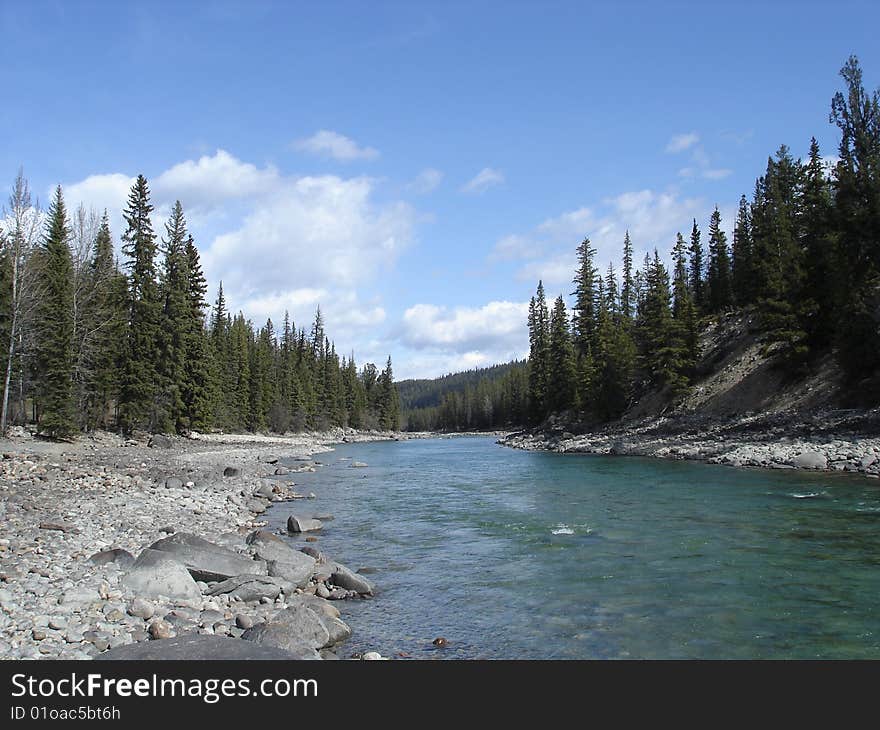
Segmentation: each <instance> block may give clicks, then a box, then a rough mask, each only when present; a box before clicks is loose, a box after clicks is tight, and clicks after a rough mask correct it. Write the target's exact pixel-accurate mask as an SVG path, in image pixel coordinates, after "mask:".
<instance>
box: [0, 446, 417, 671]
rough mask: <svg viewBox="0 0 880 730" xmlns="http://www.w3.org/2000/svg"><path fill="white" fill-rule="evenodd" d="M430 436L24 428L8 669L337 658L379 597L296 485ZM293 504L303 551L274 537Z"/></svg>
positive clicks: (8, 552)
mask: <svg viewBox="0 0 880 730" xmlns="http://www.w3.org/2000/svg"><path fill="white" fill-rule="evenodd" d="M420 436H424V434H422V435H419V434H415V435H413V434H406V435H401V434H397V433H378V432H369V433H364V432H354V431H350V430H349V431H343V430H342V429H336V430H335V431H331V432H328V433H323V434H300V435H295V436H292V437H274V436H254V435H216V434H212V435H197V434H194V438H190V439H185V438H179V437H173V438H171V437H164V436H154V437H152V438H148V437H146V436H143V437H141V438H134V439H122V438H120V437H118V436H115V435H113V434H107V433H98V434H95V435H92V436H84V437H82V438H81V439H79V440H78V441H77V442H75V443H52V442H46V441H40V440H36V439H33V438H32V437H30V435H29V434H27V433H26V432H24V431H22V430H18V432H17V433H15V434H13V435H12V436H11V438H8V439H3V440H0V451H2V461H0V525H2V528H0V658H2V659H39V658H55V659H90V658H114V659H151V658H155V659H159V658H188V659H193V658H247V659H260V658H272V659H275V658H282V657H286V658H299V659H320V658H324V659H332V658H337V653H336V651H337V650H338V649H339V648H340V646H341V645H342V644H343V642H344V641H345V640H346V639H347V638H348V637H349V636H350V635H351V629H350V628H349V627H348V626H347V625H346V624H345V623H344V621H343V620H342V619H341V614H340V610H339V608H340V607H343V604H344V600H345V599H353V598H365V597H369V596H372V594H373V586H372V585H371V584H370V582H369V581H368V580H367V579H366V578H364V577H363V576H361V575H360V574H358V573H357V572H355V571H353V570H351V569H350V568H348V567H346V566H345V565H344V564H342V563H340V562H337V561H336V560H334V559H333V558H332V557H330V556H327V555H324V554H323V553H322V552H320V549H319V545H320V541H319V538H316V537H314V535H320V532H319V531H317V532H313V533H308V532H307V531H309V530H319V529H320V526H321V525H320V521H318V520H315V519H314V516H315V510H314V509H312V508H311V507H313V506H314V505H316V504H320V501H319V500H318V501H312V500H314V499H315V498H316V495H314V494H300V493H298V492H297V491H296V484H295V479H296V475H297V474H298V473H300V472H304V471H314V470H316V469H318V468H320V460H319V459H316V458H315V456H316V455H319V454H321V453H322V452H326V451H330V450H332V444H334V443H339V442H343V441H345V442H354V441H376V440H389V439H405V438H414V437H415V438H417V437H420ZM282 461H283V462H286V463H288V464H293V466H283V465H281V463H280V462H282ZM310 498H311V499H310ZM290 500H295V501H296V504H295V506H294V510H293V512H294V515H293V516H292V519H291V521H290V523H289V525H288V527H289V529H290V530H291V532H292V533H293V534H295V535H296V537H297V538H298V539H299V541H300V542H302V544H301V545H299V548H300V549H297V547H295V546H294V545H293V544H292V543H291V541H290V540H286V539H283V538H282V537H280V536H279V535H277V534H273V533H271V532H268V531H266V530H264V529H263V528H264V527H265V525H266V523H265V522H264V521H263V520H262V519H261V516H262V515H263V514H264V513H265V511H266V510H267V509H268V508H269V507H270V506H271V505H272V504H273V503H275V502H281V501H290ZM300 500H301V501H300ZM307 505H308V506H307ZM300 508H301V509H300ZM318 514H320V513H318ZM378 657H379V655H378V654H376V653H375V652H369V653H368V655H365V658H378Z"/></svg>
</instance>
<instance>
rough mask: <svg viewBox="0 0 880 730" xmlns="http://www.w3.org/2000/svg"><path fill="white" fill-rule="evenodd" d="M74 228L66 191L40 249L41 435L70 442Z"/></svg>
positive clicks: (58, 195)
mask: <svg viewBox="0 0 880 730" xmlns="http://www.w3.org/2000/svg"><path fill="white" fill-rule="evenodd" d="M69 237H70V228H69V226H68V222H67V213H66V210H65V206H64V198H63V196H62V194H61V186H58V187H57V188H56V189H55V197H54V198H53V200H52V205H51V207H50V208H49V215H48V220H47V224H46V235H45V241H44V243H43V245H42V247H41V248H40V250H39V257H40V269H39V272H40V293H41V296H40V301H39V311H38V317H37V322H38V340H37V342H38V344H37V358H36V364H37V372H38V374H39V381H38V383H39V386H38V391H37V394H38V399H39V404H40V423H39V426H40V431H41V432H42V433H44V434H46V435H47V436H49V437H51V438H69V437H70V436H72V435H73V433H74V431H75V430H76V423H75V416H74V399H73V384H72V381H71V371H72V369H73V287H72V280H73V260H72V257H71V253H70V245H69V243H68V239H69Z"/></svg>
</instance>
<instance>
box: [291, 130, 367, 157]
mask: <svg viewBox="0 0 880 730" xmlns="http://www.w3.org/2000/svg"><path fill="white" fill-rule="evenodd" d="M293 146H294V148H296V149H298V150H301V151H303V152H308V153H309V154H313V155H320V156H324V157H332V158H333V159H334V160H339V161H340V162H352V161H354V160H375V159H376V158H377V157H378V156H379V150H376V149H373V148H372V147H360V146H358V144H357V143H356V142H355V141H354V140H353V139H350V138H349V137H346V136H345V135H344V134H339V132H333V131H331V130H329V129H320V130H318V131H317V132H315V133H314V134H313V135H312V136H311V137H307V138H305V139H300V140H297V141H296V142H294V144H293Z"/></svg>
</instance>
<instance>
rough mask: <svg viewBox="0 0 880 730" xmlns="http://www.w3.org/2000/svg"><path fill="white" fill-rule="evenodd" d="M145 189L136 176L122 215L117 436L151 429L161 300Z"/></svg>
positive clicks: (154, 413)
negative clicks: (123, 295) (123, 326)
mask: <svg viewBox="0 0 880 730" xmlns="http://www.w3.org/2000/svg"><path fill="white" fill-rule="evenodd" d="M152 212H153V206H152V205H151V203H150V190H149V188H148V186H147V180H146V178H145V177H144V176H143V175H138V177H137V180H136V181H135V183H134V185H133V186H132V188H131V193H130V194H129V196H128V206H127V208H126V210H125V212H124V214H123V216H124V219H125V223H126V225H127V229H126V231H125V233H124V234H123V236H122V241H123V245H122V252H123V253H124V254H125V256H126V257H127V259H128V260H127V261H126V268H127V269H128V308H129V314H128V323H129V326H128V342H127V345H126V348H125V351H124V352H123V358H122V387H121V389H120V394H119V425H120V427H121V429H122V431H123V432H125V433H131V432H132V431H133V430H134V429H135V428H147V429H148V430H153V429H155V428H156V427H157V426H158V425H159V424H158V421H159V419H158V409H157V407H156V397H157V388H156V385H157V382H158V372H157V364H158V361H159V346H160V342H161V340H160V333H159V328H160V327H161V322H162V300H161V297H160V295H159V287H158V283H157V273H156V248H157V247H156V234H155V233H154V232H153V224H152V222H151V221H150V214H151V213H152Z"/></svg>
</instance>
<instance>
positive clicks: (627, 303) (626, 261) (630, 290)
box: [620, 231, 636, 320]
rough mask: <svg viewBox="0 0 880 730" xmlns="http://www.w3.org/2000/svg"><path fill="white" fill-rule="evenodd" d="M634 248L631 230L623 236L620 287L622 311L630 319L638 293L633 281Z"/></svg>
mask: <svg viewBox="0 0 880 730" xmlns="http://www.w3.org/2000/svg"><path fill="white" fill-rule="evenodd" d="M632 267H633V248H632V241H630V238H629V231H627V232H626V234H625V235H624V237H623V285H622V286H621V289H620V312H621V314H622V315H623V316H624V317H625V318H626V319H628V320H631V319H632V318H633V315H634V313H635V304H636V295H635V291H634V289H635V282H634V281H633V270H632Z"/></svg>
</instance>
